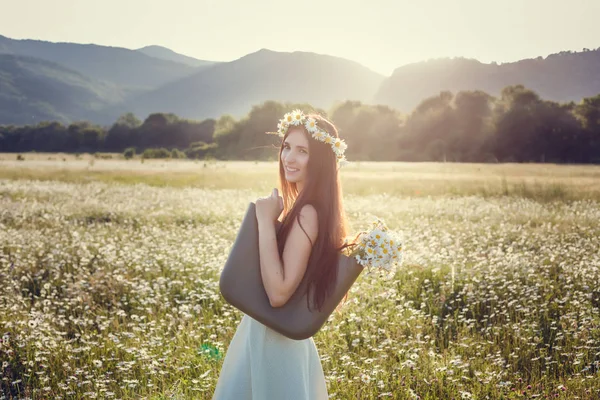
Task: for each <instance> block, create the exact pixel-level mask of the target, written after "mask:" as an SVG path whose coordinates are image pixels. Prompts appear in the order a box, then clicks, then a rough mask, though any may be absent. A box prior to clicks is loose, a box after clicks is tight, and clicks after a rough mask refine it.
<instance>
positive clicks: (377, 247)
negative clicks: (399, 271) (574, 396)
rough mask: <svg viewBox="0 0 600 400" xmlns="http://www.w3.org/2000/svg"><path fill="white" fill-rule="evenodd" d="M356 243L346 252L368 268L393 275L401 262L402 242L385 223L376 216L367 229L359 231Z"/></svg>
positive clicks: (370, 270)
mask: <svg viewBox="0 0 600 400" xmlns="http://www.w3.org/2000/svg"><path fill="white" fill-rule="evenodd" d="M356 239H357V240H356V245H355V246H354V248H353V249H352V250H351V251H350V253H349V254H348V256H349V257H354V258H355V259H356V261H357V262H358V263H359V264H360V265H362V266H363V267H366V268H367V269H368V270H369V272H368V273H369V274H370V273H371V272H372V270H378V271H380V272H384V274H385V275H387V276H388V277H391V276H393V274H394V273H395V270H396V267H397V266H399V265H400V264H401V263H402V242H401V239H400V237H399V236H398V235H397V234H395V233H394V232H392V231H390V230H389V229H388V227H387V226H386V225H385V223H384V222H383V221H382V220H381V219H379V218H377V219H376V220H375V221H373V223H372V224H371V229H370V230H369V231H363V232H360V233H359V234H358V236H357V238H356Z"/></svg>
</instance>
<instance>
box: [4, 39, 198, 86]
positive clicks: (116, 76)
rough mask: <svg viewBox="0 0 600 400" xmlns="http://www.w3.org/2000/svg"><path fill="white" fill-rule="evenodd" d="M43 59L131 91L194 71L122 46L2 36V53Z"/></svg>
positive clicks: (178, 77) (184, 65) (159, 83)
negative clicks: (54, 41)
mask: <svg viewBox="0 0 600 400" xmlns="http://www.w3.org/2000/svg"><path fill="white" fill-rule="evenodd" d="M2 53H4V54H14V55H21V56H30V57H36V58H41V59H44V60H48V61H52V62H55V63H57V64H61V65H63V66H65V67H67V68H69V69H72V70H75V71H78V72H80V73H82V74H83V75H87V76H89V77H91V78H94V79H96V80H102V81H106V82H110V83H114V84H117V85H119V86H121V87H123V88H125V89H129V90H132V91H137V92H139V91H143V90H149V89H153V88H157V87H159V86H161V85H163V84H165V83H167V82H170V81H174V80H177V79H180V78H182V77H184V76H187V75H189V74H191V73H193V72H194V67H191V66H189V65H186V64H181V63H177V62H173V61H168V60H163V59H160V58H155V57H150V56H149V55H147V54H144V53H143V52H140V51H136V50H129V49H125V48H121V47H109V46H98V45H95V44H77V43H53V42H45V41H40V40H29V39H27V40H16V39H10V38H7V37H5V36H1V35H0V54H2Z"/></svg>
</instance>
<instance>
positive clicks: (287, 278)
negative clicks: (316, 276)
mask: <svg viewBox="0 0 600 400" xmlns="http://www.w3.org/2000/svg"><path fill="white" fill-rule="evenodd" d="M299 216H300V221H301V222H302V227H301V226H300V224H299V223H298V220H297V219H296V220H295V221H294V223H293V225H292V229H291V230H290V233H289V235H288V238H287V240H286V242H285V246H284V249H283V256H282V257H281V258H280V257H279V252H278V250H277V236H276V232H275V223H274V221H269V220H267V219H260V220H258V246H259V253H260V272H261V276H262V281H263V285H264V287H265V290H266V292H267V296H268V297H269V302H270V303H271V306H272V307H281V306H283V305H284V304H285V303H286V302H287V301H288V300H289V298H290V297H291V296H292V294H294V292H295V291H296V289H297V288H298V285H299V284H300V281H301V280H302V277H303V276H304V273H305V272H306V267H307V264H308V258H309V257H310V253H311V250H312V243H314V242H315V240H316V238H317V233H318V227H319V225H318V219H317V211H316V210H315V208H314V207H313V206H312V205H310V204H306V205H304V206H303V207H302V209H301V210H300V213H299ZM302 228H304V230H302ZM305 231H306V233H305ZM309 238H310V239H309Z"/></svg>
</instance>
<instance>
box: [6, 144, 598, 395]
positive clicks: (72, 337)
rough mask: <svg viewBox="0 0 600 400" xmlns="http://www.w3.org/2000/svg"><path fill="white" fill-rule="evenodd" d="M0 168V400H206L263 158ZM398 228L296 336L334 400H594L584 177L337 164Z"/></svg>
mask: <svg viewBox="0 0 600 400" xmlns="http://www.w3.org/2000/svg"><path fill="white" fill-rule="evenodd" d="M23 158H24V160H17V159H16V156H15V155H14V154H0V250H1V251H0V284H1V286H0V339H1V341H0V368H1V369H0V377H1V381H0V399H1V400H5V399H6V400H8V399H79V398H86V399H210V397H211V395H212V392H213V390H214V387H215V384H216V381H217V378H218V374H219V371H220V368H221V365H222V361H223V357H224V355H225V354H226V352H227V347H228V344H229V342H230V341H231V339H232V337H233V334H234V332H235V329H236V327H237V324H238V323H239V321H240V319H241V317H242V314H241V312H239V311H238V310H236V309H235V308H233V307H231V306H230V305H228V304H227V303H226V302H224V300H223V298H222V297H221V295H220V293H219V288H218V278H219V272H220V268H222V266H223V264H224V262H225V259H226V257H227V254H228V249H229V248H230V246H231V244H232V240H233V239H234V238H235V235H236V233H237V228H238V227H239V224H240V222H241V218H242V217H243V215H244V213H245V211H246V208H247V206H248V203H249V202H250V201H254V200H255V199H256V198H257V197H260V196H265V195H267V194H269V193H270V191H271V189H272V188H273V187H275V186H276V185H277V164H276V163H274V162H251V161H247V162H242V161H240V162H221V161H202V160H199V161H190V160H185V161H184V160H168V161H167V160H144V161H143V162H142V160H140V159H133V160H128V161H127V160H122V159H119V156H118V155H115V157H114V159H110V160H105V159H96V158H94V157H93V156H90V155H84V156H79V157H75V156H72V155H62V154H53V155H47V154H24V155H23ZM341 176H342V182H343V186H344V202H345V207H346V212H347V215H348V218H349V221H350V224H351V227H352V231H353V232H356V231H359V230H361V229H364V228H366V227H367V226H368V225H369V223H370V222H371V221H372V220H373V218H374V217H375V216H377V217H380V218H382V219H383V220H384V221H385V222H386V223H387V225H388V226H389V227H390V228H391V229H393V230H396V231H398V232H399V233H400V234H401V236H402V238H403V241H404V261H403V265H402V267H401V268H399V269H398V270H397V271H396V274H395V276H394V277H392V278H391V279H388V280H385V279H381V278H379V277H378V276H377V275H366V274H362V275H361V276H360V277H359V279H358V280H357V282H356V283H355V284H354V286H353V287H352V289H351V292H350V295H349V298H348V301H347V302H346V303H345V304H344V306H343V307H342V308H341V312H339V313H334V314H333V315H332V316H331V318H330V319H329V321H328V322H327V323H326V325H325V326H324V327H323V328H322V330H321V331H319V332H318V333H317V335H315V337H314V340H315V342H316V345H317V349H318V351H319V354H320V356H321V360H322V364H323V369H324V372H325V376H326V379H327V382H328V390H329V393H330V398H333V399H380V398H390V399H525V398H527V399H529V398H540V399H546V398H564V399H597V398H600V240H599V239H598V238H600V225H599V223H598V221H599V220H600V166H560V165H536V164H531V165H530V164H452V163H375V162H371V163H369V162H362V163H358V162H356V163H353V164H351V165H349V166H348V167H346V168H345V169H343V170H342V172H341Z"/></svg>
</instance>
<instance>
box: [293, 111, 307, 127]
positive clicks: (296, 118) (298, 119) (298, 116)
mask: <svg viewBox="0 0 600 400" xmlns="http://www.w3.org/2000/svg"><path fill="white" fill-rule="evenodd" d="M303 121H304V113H303V112H302V111H300V110H294V111H292V121H291V122H290V124H292V125H300V124H301V123H302V122H303Z"/></svg>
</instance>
